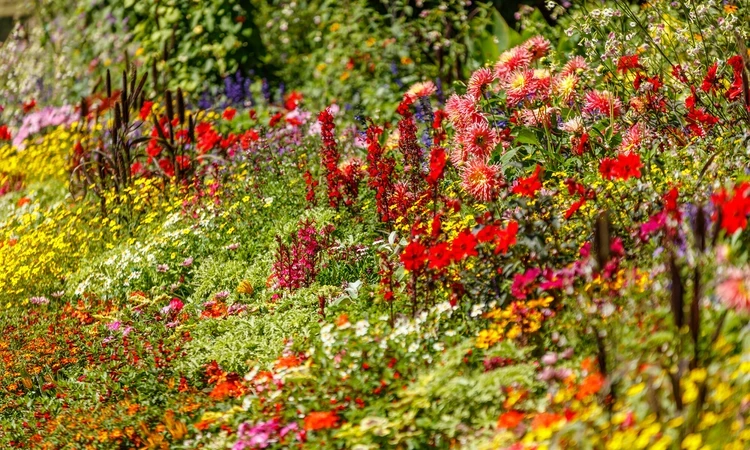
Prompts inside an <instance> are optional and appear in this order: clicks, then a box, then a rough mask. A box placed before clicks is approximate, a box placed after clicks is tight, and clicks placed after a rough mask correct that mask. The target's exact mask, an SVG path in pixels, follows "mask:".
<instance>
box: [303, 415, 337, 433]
mask: <svg viewBox="0 0 750 450" xmlns="http://www.w3.org/2000/svg"><path fill="white" fill-rule="evenodd" d="M338 423H339V417H338V416H337V415H336V412H335V411H313V412H311V413H309V414H307V415H306V416H305V430H307V431H313V430H326V429H329V428H336V427H337V426H338Z"/></svg>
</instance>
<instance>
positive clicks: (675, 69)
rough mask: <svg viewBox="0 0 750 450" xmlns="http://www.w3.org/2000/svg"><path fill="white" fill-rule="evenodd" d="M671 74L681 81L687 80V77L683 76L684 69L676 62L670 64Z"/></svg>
mask: <svg viewBox="0 0 750 450" xmlns="http://www.w3.org/2000/svg"><path fill="white" fill-rule="evenodd" d="M672 76H673V77H675V78H676V79H677V80H679V81H681V82H683V83H687V82H688V79H687V77H686V76H685V69H683V68H682V66H681V65H679V64H677V65H676V66H672Z"/></svg>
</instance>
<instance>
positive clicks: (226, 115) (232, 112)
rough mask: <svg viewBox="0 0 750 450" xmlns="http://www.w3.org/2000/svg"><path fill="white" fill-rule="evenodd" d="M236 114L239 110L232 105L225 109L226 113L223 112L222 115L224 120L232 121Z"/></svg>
mask: <svg viewBox="0 0 750 450" xmlns="http://www.w3.org/2000/svg"><path fill="white" fill-rule="evenodd" d="M235 114H237V110H236V109H234V108H232V107H231V106H230V107H228V108H227V109H225V110H224V113H222V115H221V117H223V118H224V120H229V121H231V120H232V119H234V116H235Z"/></svg>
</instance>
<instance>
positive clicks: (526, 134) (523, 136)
mask: <svg viewBox="0 0 750 450" xmlns="http://www.w3.org/2000/svg"><path fill="white" fill-rule="evenodd" d="M516 142H518V143H520V144H531V145H539V139H538V138H537V137H536V133H534V132H533V131H532V130H529V129H528V128H524V129H521V130H519V132H518V134H517V135H516Z"/></svg>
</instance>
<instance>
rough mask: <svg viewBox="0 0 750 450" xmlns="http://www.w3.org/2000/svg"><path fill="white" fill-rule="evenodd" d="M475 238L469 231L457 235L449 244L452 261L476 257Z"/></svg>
mask: <svg viewBox="0 0 750 450" xmlns="http://www.w3.org/2000/svg"><path fill="white" fill-rule="evenodd" d="M476 247H477V238H476V237H475V236H474V234H473V233H472V232H471V231H469V230H464V231H462V232H460V233H458V236H456V237H455V238H454V239H453V241H452V242H451V253H452V254H453V259H455V260H459V259H463V258H464V257H466V256H477V248H476Z"/></svg>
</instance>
